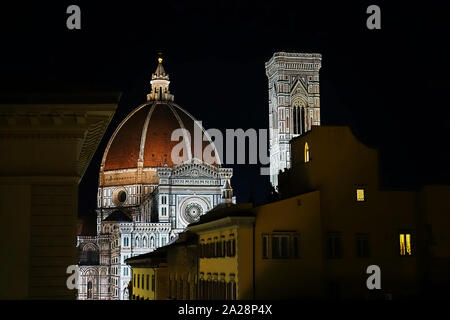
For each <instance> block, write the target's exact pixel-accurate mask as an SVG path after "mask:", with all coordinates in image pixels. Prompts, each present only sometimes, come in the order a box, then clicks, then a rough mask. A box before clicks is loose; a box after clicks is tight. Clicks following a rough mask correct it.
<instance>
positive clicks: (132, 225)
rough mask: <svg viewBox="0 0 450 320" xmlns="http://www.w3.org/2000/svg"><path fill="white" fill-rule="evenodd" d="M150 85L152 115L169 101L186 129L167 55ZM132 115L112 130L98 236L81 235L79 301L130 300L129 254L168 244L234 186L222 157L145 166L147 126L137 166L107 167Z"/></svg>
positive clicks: (102, 181)
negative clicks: (167, 71)
mask: <svg viewBox="0 0 450 320" xmlns="http://www.w3.org/2000/svg"><path fill="white" fill-rule="evenodd" d="M151 83H152V91H151V93H150V94H149V95H148V96H147V99H148V103H147V105H148V106H150V108H149V110H150V111H149V113H148V119H150V117H151V113H152V112H153V110H154V105H155V104H158V105H161V104H164V105H166V106H167V108H168V109H167V110H169V108H170V110H171V111H168V112H169V114H170V112H173V113H174V114H175V112H174V111H173V110H174V109H175V107H176V108H177V110H179V111H178V114H176V115H175V116H176V118H177V121H178V122H179V125H180V127H184V126H185V125H186V123H183V122H182V120H181V117H180V115H179V113H180V112H184V113H185V114H187V115H189V114H188V113H187V112H185V111H184V110H183V109H181V108H180V107H179V106H177V105H175V104H174V103H173V102H172V101H173V95H172V94H170V92H169V89H168V85H169V78H168V75H167V74H165V71H164V68H163V67H162V59H159V64H158V68H157V70H156V72H155V74H153V76H152V82H151ZM144 107H145V105H144ZM160 107H161V106H160ZM139 108H143V106H141V107H139ZM139 108H138V109H139ZM138 109H136V110H138ZM132 114H133V113H132ZM189 116H190V115H189ZM129 118H130V116H129V117H127V118H126V119H125V120H124V121H123V122H122V124H121V125H120V126H119V128H117V130H116V132H115V133H114V134H113V137H112V138H111V140H110V142H109V144H108V146H107V149H106V151H105V156H104V158H103V161H102V165H101V169H100V179H99V188H98V194H97V199H98V202H97V210H96V211H97V234H96V235H94V236H79V237H78V241H77V247H78V249H79V266H80V279H79V290H78V299H80V300H85V299H99V300H102V299H103V300H109V299H113V300H126V299H128V296H129V292H128V284H129V282H130V279H131V268H130V267H129V266H128V265H126V264H125V262H124V261H125V260H126V259H127V258H129V257H133V256H137V255H140V254H144V253H147V252H150V251H153V250H155V249H156V248H158V247H160V246H164V245H166V244H168V243H169V242H170V241H172V240H173V239H174V238H175V237H176V236H177V234H178V233H179V232H181V231H183V230H184V229H185V228H186V226H187V225H188V224H189V223H191V222H194V221H196V220H197V219H198V218H199V217H200V215H202V214H205V213H206V212H208V211H209V210H211V209H212V208H214V207H215V206H216V205H218V204H220V203H223V202H226V201H227V199H225V198H224V197H223V190H224V188H226V187H227V185H228V186H229V179H231V177H232V175H233V171H232V169H230V168H223V167H222V166H221V165H220V159H219V160H218V163H216V164H207V163H204V162H202V161H200V160H198V159H196V158H192V156H190V158H189V159H188V160H187V161H184V162H183V163H182V164H179V165H171V166H168V165H167V164H165V165H163V166H156V167H155V166H153V167H152V166H149V167H145V165H144V166H143V165H142V164H143V163H145V162H144V160H145V159H144V160H143V159H142V157H143V154H144V152H143V150H142V148H144V147H145V146H146V141H145V137H146V131H147V127H145V130H143V131H142V132H143V133H142V137H141V140H140V141H141V144H140V145H141V150H140V151H139V154H140V156H139V160H138V163H137V165H136V167H135V168H117V169H114V170H105V169H104V166H105V158H106V154H107V152H108V150H109V149H110V145H111V143H112V141H113V140H114V137H115V136H117V134H118V133H117V132H118V131H120V128H121V127H122V126H123V125H124V122H126V121H127V120H128V119H129ZM184 119H187V116H185V118H184ZM193 120H194V119H193ZM155 121H156V120H155ZM185 121H186V120H185ZM145 125H148V126H152V121H149V120H147V122H145ZM153 125H155V124H153ZM156 125H157V124H156ZM139 130H141V129H139ZM148 130H150V129H148ZM139 132H140V131H139ZM151 152H153V151H151ZM150 154H151V153H150ZM116 160H117V159H116ZM121 181H124V183H121ZM130 181H137V182H136V183H129V182H130ZM233 201H235V200H233Z"/></svg>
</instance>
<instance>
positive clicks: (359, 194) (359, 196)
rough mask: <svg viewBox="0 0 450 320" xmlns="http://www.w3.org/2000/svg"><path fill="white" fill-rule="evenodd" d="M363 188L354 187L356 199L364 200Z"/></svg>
mask: <svg viewBox="0 0 450 320" xmlns="http://www.w3.org/2000/svg"><path fill="white" fill-rule="evenodd" d="M365 196H366V195H365V190H364V189H356V201H365V200H366V197H365Z"/></svg>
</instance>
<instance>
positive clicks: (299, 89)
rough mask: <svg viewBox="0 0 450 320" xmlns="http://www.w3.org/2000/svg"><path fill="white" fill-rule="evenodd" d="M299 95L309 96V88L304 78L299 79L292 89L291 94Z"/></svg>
mask: <svg viewBox="0 0 450 320" xmlns="http://www.w3.org/2000/svg"><path fill="white" fill-rule="evenodd" d="M298 95H302V96H305V97H307V96H308V90H306V84H305V83H303V80H302V79H297V80H296V81H295V83H294V86H293V87H292V90H291V96H298Z"/></svg>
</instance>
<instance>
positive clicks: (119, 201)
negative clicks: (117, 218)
mask: <svg viewBox="0 0 450 320" xmlns="http://www.w3.org/2000/svg"><path fill="white" fill-rule="evenodd" d="M113 201H114V204H115V205H116V206H121V205H123V204H124V203H125V201H127V192H126V191H125V189H124V188H117V189H115V190H114V194H113Z"/></svg>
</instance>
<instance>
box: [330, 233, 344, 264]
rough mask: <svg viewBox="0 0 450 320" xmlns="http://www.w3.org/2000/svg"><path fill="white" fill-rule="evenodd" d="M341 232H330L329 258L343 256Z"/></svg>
mask: <svg viewBox="0 0 450 320" xmlns="http://www.w3.org/2000/svg"><path fill="white" fill-rule="evenodd" d="M341 255H342V252H341V234H340V232H328V235H327V256H328V258H329V259H339V258H341Z"/></svg>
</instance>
